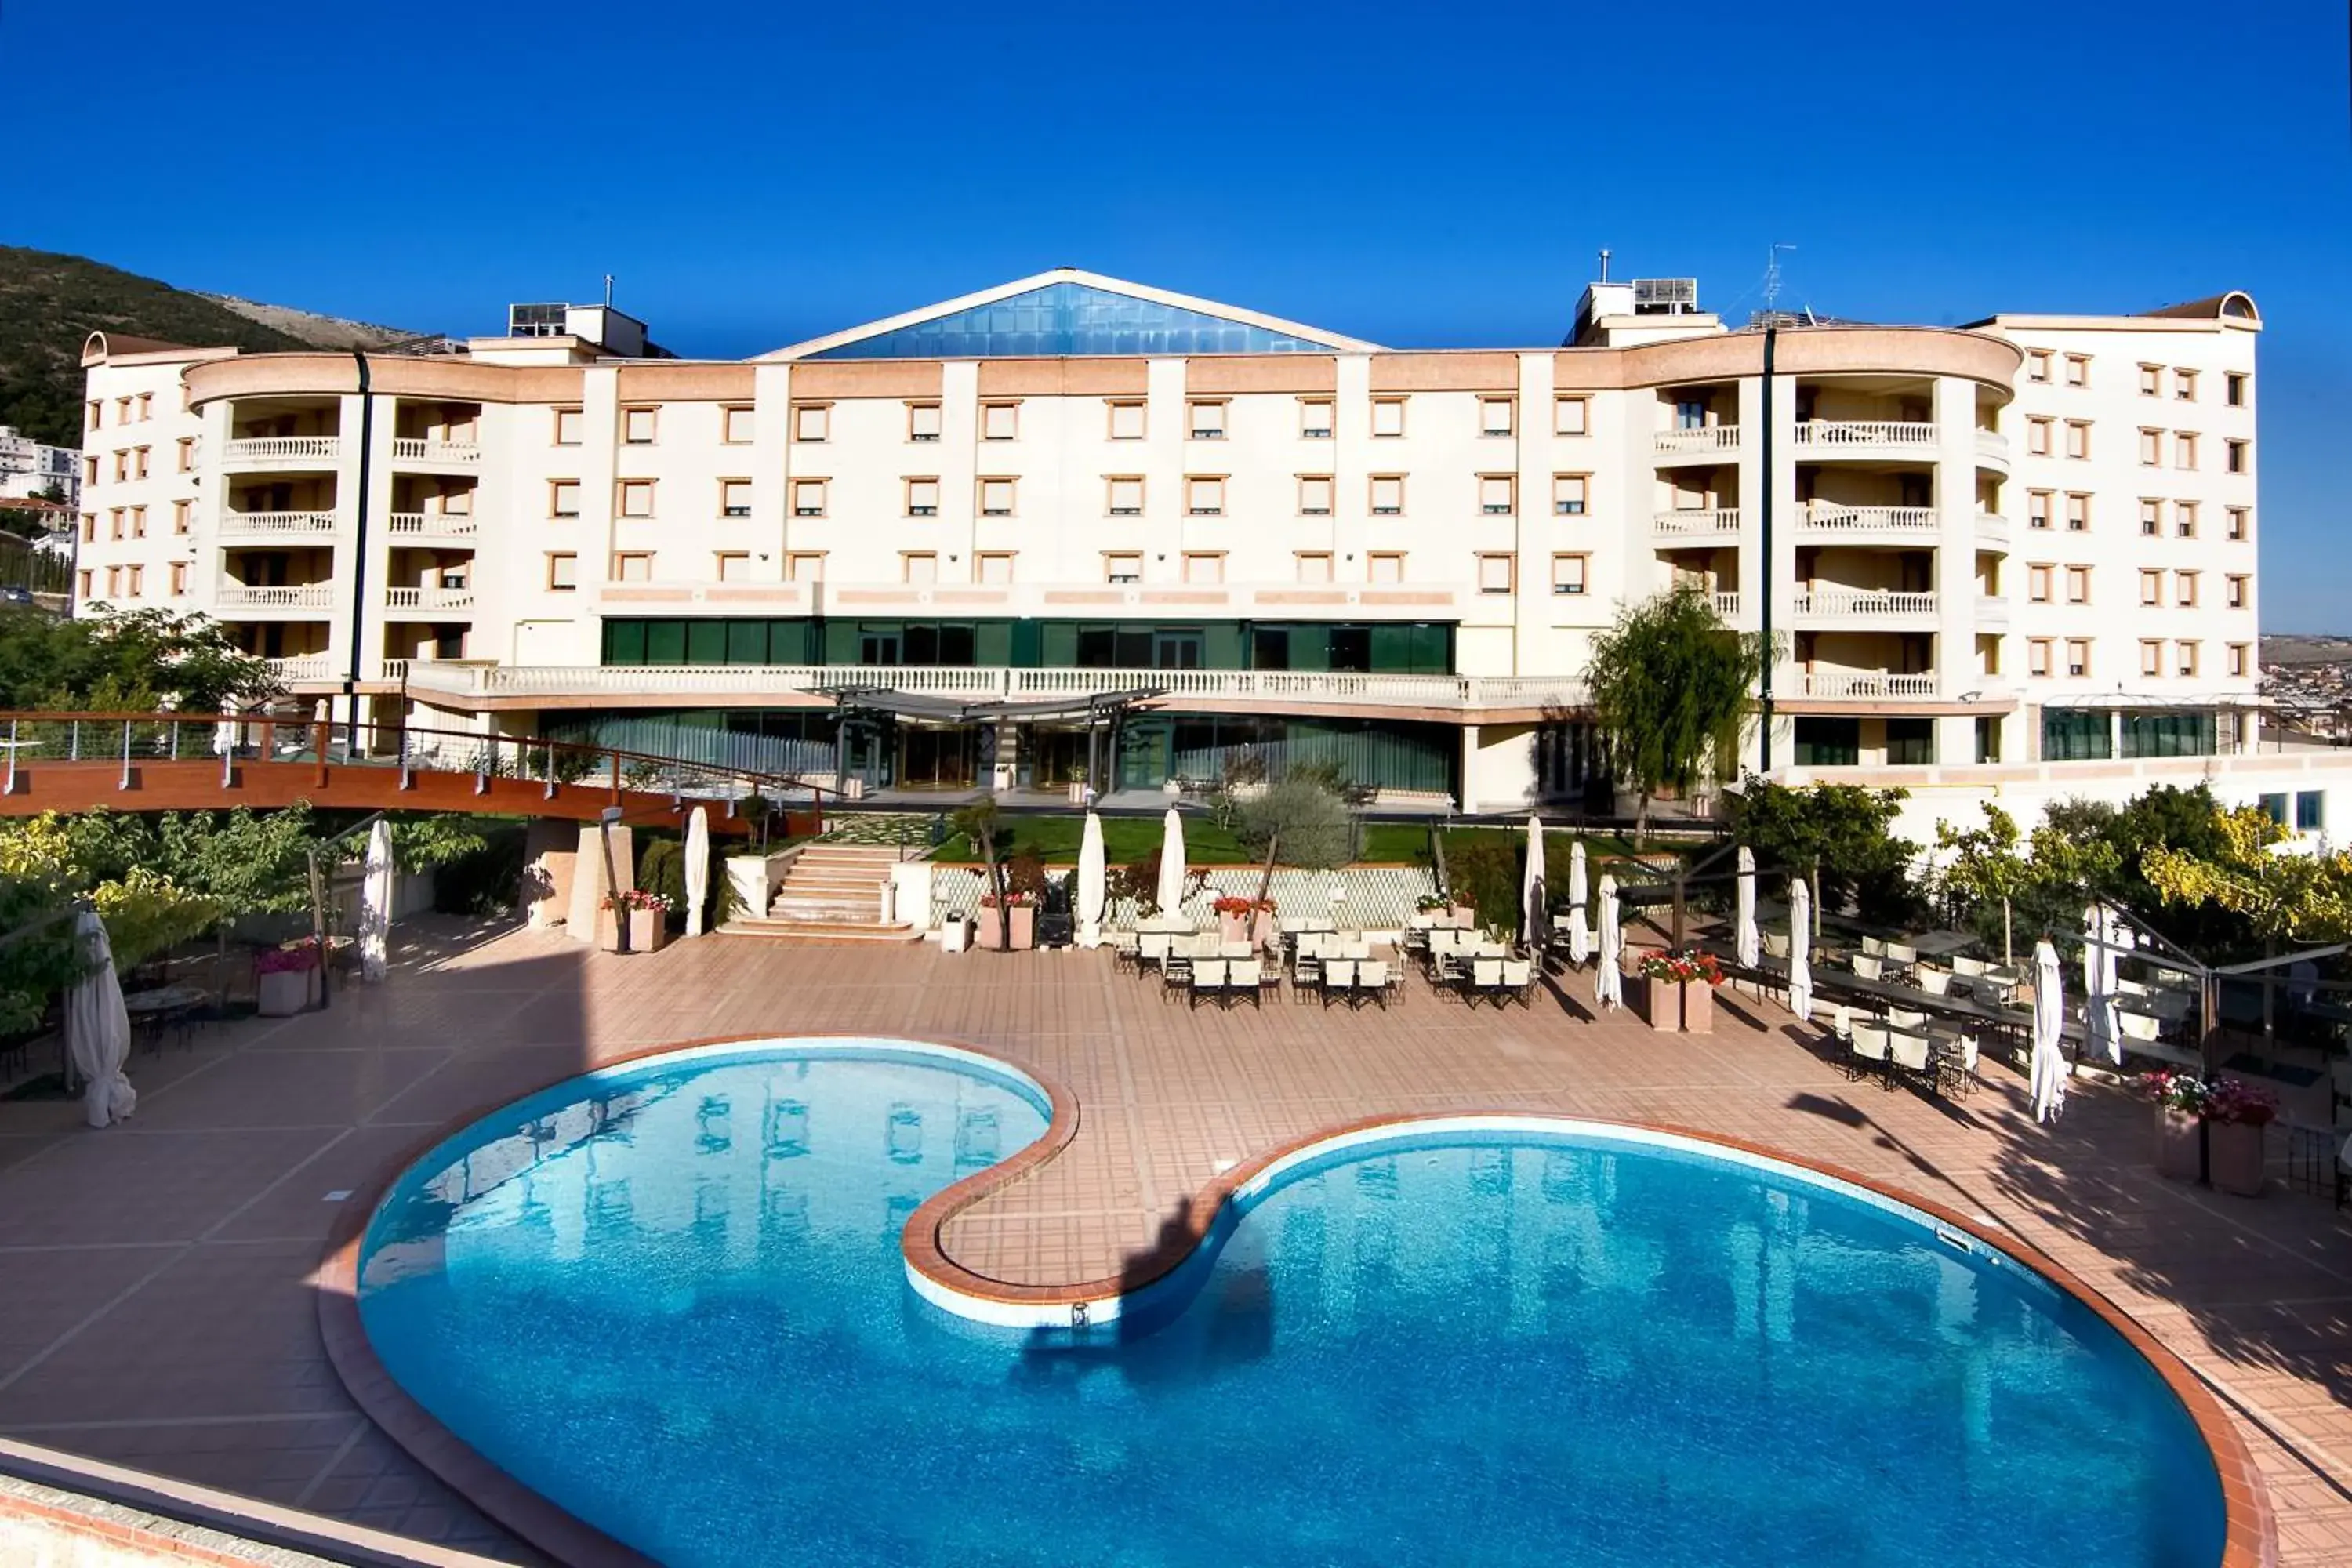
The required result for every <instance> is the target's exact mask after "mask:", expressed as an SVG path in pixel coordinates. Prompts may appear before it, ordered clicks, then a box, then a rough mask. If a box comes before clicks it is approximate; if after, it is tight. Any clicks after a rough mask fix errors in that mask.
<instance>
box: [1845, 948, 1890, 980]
mask: <svg viewBox="0 0 2352 1568" xmlns="http://www.w3.org/2000/svg"><path fill="white" fill-rule="evenodd" d="M1853 973H1854V978H1855V979H1857V980H1883V979H1885V977H1886V966H1885V964H1883V963H1880V962H1879V961H1878V959H1877V958H1876V957H1874V955H1872V954H1870V953H1867V952H1857V953H1855V954H1854V955H1853Z"/></svg>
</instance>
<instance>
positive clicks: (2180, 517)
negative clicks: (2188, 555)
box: [2172, 500, 2197, 539]
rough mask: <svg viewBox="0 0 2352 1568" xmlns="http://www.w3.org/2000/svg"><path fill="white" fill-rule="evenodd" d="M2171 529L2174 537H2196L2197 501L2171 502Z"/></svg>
mask: <svg viewBox="0 0 2352 1568" xmlns="http://www.w3.org/2000/svg"><path fill="white" fill-rule="evenodd" d="M2172 531H2173V534H2174V536H2175V537H2176V538H2180V539H2194V538H2196V537H2197V503H2196V502H2195V501H2193V500H2177V501H2174V502H2173V503H2172Z"/></svg>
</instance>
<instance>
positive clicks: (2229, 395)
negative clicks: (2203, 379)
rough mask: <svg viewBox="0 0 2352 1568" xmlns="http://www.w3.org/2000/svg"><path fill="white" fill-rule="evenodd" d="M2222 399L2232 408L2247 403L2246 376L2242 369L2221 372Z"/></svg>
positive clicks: (2240, 406) (2241, 406)
mask: <svg viewBox="0 0 2352 1568" xmlns="http://www.w3.org/2000/svg"><path fill="white" fill-rule="evenodd" d="M2221 401H2222V402H2224V403H2226V404H2228V405H2230V406H2231V407H2232V408H2243V407H2244V406H2245V405H2246V376H2245V373H2244V372H2242V371H2235V370H2232V371H2224V372H2223V373H2222V374H2221Z"/></svg>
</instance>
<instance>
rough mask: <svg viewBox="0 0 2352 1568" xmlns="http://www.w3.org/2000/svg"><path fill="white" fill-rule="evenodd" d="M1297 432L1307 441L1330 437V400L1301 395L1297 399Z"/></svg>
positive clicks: (1323, 439) (1325, 439)
mask: <svg viewBox="0 0 2352 1568" xmlns="http://www.w3.org/2000/svg"><path fill="white" fill-rule="evenodd" d="M1298 434H1299V435H1300V436H1301V437H1305V438H1306V439H1307V440H1309V441H1328V440H1329V439H1330V438H1331V400H1330V399H1329V398H1328V397H1303V398H1300V399H1299V401H1298Z"/></svg>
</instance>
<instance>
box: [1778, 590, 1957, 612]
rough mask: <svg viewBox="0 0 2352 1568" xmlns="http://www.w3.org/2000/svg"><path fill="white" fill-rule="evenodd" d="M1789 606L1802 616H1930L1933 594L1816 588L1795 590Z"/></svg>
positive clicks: (1934, 599)
mask: <svg viewBox="0 0 2352 1568" xmlns="http://www.w3.org/2000/svg"><path fill="white" fill-rule="evenodd" d="M1790 608H1791V609H1793V610H1794V611H1795V612H1796V613H1797V614H1798V615H1801V616H1932V615H1934V614H1935V613H1936V595H1933V594H1897V593H1893V592H1889V591H1887V590H1885V589H1881V588H1815V589H1813V590H1811V592H1807V593H1800V594H1798V595H1796V596H1795V598H1794V599H1793V601H1792V602H1791V604H1790Z"/></svg>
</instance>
